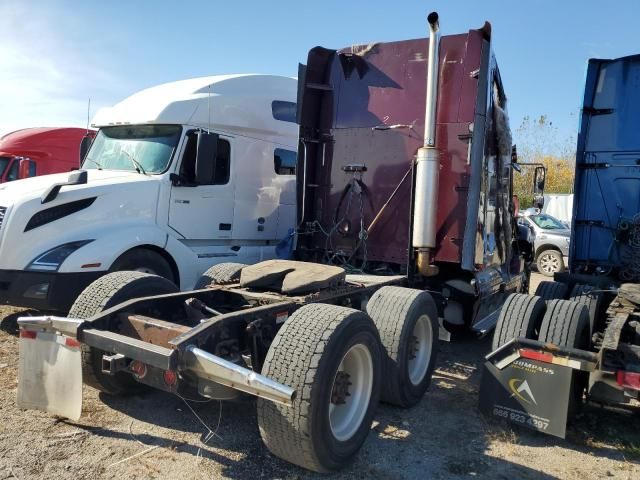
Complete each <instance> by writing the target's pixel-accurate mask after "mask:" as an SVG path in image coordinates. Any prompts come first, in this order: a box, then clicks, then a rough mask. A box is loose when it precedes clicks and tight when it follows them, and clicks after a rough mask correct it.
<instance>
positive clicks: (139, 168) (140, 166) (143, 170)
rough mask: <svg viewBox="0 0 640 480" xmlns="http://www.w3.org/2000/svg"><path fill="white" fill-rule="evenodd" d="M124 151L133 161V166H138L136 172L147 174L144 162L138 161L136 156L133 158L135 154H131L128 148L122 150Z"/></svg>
mask: <svg viewBox="0 0 640 480" xmlns="http://www.w3.org/2000/svg"><path fill="white" fill-rule="evenodd" d="M120 151H121V152H122V153H124V154H125V155H126V156H127V157H128V158H129V160H131V163H133V166H134V167H136V172H138V173H142V174H144V175H146V174H147V172H146V170H145V169H144V167H143V166H142V164H141V163H140V162H139V161H137V160H136V159H135V158H133V155H131V154H130V153H129V152H127V151H126V150H120Z"/></svg>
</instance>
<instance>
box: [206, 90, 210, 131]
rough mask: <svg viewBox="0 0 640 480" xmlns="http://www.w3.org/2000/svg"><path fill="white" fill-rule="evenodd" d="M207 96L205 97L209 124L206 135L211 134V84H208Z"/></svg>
mask: <svg viewBox="0 0 640 480" xmlns="http://www.w3.org/2000/svg"><path fill="white" fill-rule="evenodd" d="M208 89H209V96H208V97H207V115H208V117H209V123H208V124H207V128H208V131H207V133H211V84H209V87H208Z"/></svg>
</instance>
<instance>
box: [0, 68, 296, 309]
mask: <svg viewBox="0 0 640 480" xmlns="http://www.w3.org/2000/svg"><path fill="white" fill-rule="evenodd" d="M296 91H297V81H296V80H295V79H293V78H287V77H278V76H271V75H225V76H212V77H204V78H196V79H191V80H183V81H178V82H173V83H168V84H164V85H159V86H156V87H153V88H149V89H147V90H144V91H141V92H139V93H136V94H134V95H133V96H131V97H129V98H127V99H125V100H124V101H122V102H120V103H118V104H116V105H115V106H113V107H109V108H106V109H103V110H100V111H99V112H98V114H97V115H96V117H95V118H94V120H93V122H92V124H93V126H94V127H98V128H99V131H98V134H97V136H96V138H95V140H94V142H93V144H92V146H91V148H90V150H89V151H88V153H87V155H86V157H85V159H84V163H83V165H82V169H81V170H80V171H77V172H73V173H70V174H69V173H66V174H58V175H48V176H43V177H37V178H32V179H26V180H20V181H16V182H11V183H9V184H5V185H3V186H1V187H0V302H2V303H9V304H12V305H17V306H25V307H31V308H36V309H40V310H45V311H61V312H66V311H68V309H69V307H70V305H71V303H72V302H73V300H74V299H75V298H76V297H77V296H78V294H79V293H80V292H81V291H82V290H83V289H84V288H85V287H86V286H87V285H89V284H90V283H91V282H92V281H94V280H95V279H97V278H98V277H100V276H102V275H104V274H106V273H108V272H110V271H116V270H138V271H145V272H150V273H156V274H158V275H161V276H164V277H166V278H169V279H170V280H172V281H173V282H175V283H176V284H177V285H179V286H180V287H181V288H182V289H183V290H186V289H192V288H193V287H194V285H195V283H196V281H197V279H198V278H199V277H200V275H201V274H202V273H203V272H204V271H205V270H207V268H209V267H210V266H211V265H213V264H216V263H219V262H238V263H255V262H258V261H261V260H265V259H270V258H274V257H275V256H276V253H275V252H276V246H277V245H278V243H279V242H281V241H282V240H283V239H286V238H287V236H288V235H289V233H290V231H291V229H293V227H294V223H295V208H296V206H295V161H296V147H297V126H296V124H295V112H296V104H295V101H296V100H295V99H296Z"/></svg>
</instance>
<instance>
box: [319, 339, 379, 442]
mask: <svg viewBox="0 0 640 480" xmlns="http://www.w3.org/2000/svg"><path fill="white" fill-rule="evenodd" d="M339 383H342V384H343V386H344V385H346V384H347V383H348V386H347V387H346V388H347V390H348V391H347V392H346V393H347V395H346V396H344V398H342V395H336V391H337V390H340V388H339V387H340V386H341V385H339ZM372 389H373V360H372V358H371V352H369V349H368V348H367V347H366V346H365V345H362V344H360V343H359V344H357V345H354V346H352V347H351V348H350V349H349V350H348V351H347V353H346V354H345V355H344V357H342V361H341V362H340V366H339V367H338V370H337V371H336V375H335V376H334V378H333V382H332V385H331V390H330V391H329V394H330V396H331V397H330V398H329V424H330V426H331V433H332V434H333V436H334V437H335V438H336V439H337V440H339V441H341V442H344V441H347V440H349V439H350V438H351V437H353V435H354V434H355V433H356V432H357V431H358V428H360V425H361V424H362V419H363V418H364V416H365V414H366V413H367V410H368V407H369V402H370V401H371V390H372ZM342 393H344V392H342ZM334 397H338V398H334ZM342 401H343V403H341V402H342Z"/></svg>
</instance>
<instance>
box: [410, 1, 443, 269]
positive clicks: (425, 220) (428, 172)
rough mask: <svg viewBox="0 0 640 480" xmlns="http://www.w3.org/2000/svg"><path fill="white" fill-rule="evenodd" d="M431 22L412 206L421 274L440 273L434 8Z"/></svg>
mask: <svg viewBox="0 0 640 480" xmlns="http://www.w3.org/2000/svg"><path fill="white" fill-rule="evenodd" d="M427 21H428V22H429V59H428V64H427V98H426V108H425V114H424V143H423V145H422V147H421V148H419V149H418V154H417V156H416V185H415V197H414V208H413V235H412V245H413V248H414V249H415V257H416V264H417V267H418V271H419V272H420V274H421V275H424V276H426V277H430V276H434V275H437V274H438V267H437V266H435V265H432V264H431V253H432V251H433V250H434V249H435V247H436V216H437V201H438V177H439V174H440V152H439V151H438V149H437V148H436V105H437V102H438V65H439V63H440V59H439V56H438V49H439V46H440V35H439V33H438V31H439V30H440V24H439V22H438V14H437V13H436V12H431V13H430V14H429V16H428V17H427Z"/></svg>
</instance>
